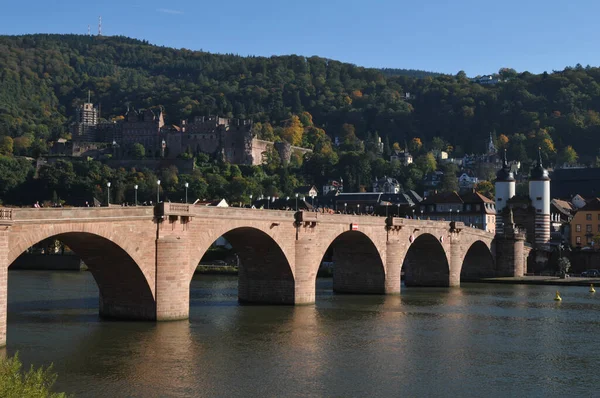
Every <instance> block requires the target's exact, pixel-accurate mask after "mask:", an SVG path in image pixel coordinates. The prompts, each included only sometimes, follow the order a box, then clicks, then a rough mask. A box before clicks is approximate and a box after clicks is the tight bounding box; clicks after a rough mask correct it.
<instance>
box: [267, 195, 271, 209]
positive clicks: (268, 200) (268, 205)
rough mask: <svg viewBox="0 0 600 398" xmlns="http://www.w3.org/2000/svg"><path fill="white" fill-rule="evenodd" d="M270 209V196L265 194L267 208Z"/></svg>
mask: <svg viewBox="0 0 600 398" xmlns="http://www.w3.org/2000/svg"><path fill="white" fill-rule="evenodd" d="M270 209H271V197H270V196H267V210H270Z"/></svg>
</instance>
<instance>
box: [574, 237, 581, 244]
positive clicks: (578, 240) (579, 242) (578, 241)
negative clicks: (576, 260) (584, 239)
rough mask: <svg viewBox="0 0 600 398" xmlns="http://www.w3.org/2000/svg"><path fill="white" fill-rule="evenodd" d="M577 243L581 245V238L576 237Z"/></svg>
mask: <svg viewBox="0 0 600 398" xmlns="http://www.w3.org/2000/svg"><path fill="white" fill-rule="evenodd" d="M575 243H577V244H578V245H580V244H581V236H576V237H575Z"/></svg>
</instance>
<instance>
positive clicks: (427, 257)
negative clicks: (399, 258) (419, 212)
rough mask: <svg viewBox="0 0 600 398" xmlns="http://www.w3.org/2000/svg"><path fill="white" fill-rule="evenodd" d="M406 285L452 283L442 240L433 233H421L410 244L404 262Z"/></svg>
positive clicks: (436, 285)
mask: <svg viewBox="0 0 600 398" xmlns="http://www.w3.org/2000/svg"><path fill="white" fill-rule="evenodd" d="M402 270H403V272H404V285H405V286H434V287H444V286H446V287H447V286H449V285H450V267H449V264H448V257H447V255H446V251H445V250H444V247H443V246H442V244H441V243H440V241H439V240H438V239H437V238H436V237H435V236H433V235H431V234H427V233H426V234H422V235H419V236H418V237H417V238H416V239H415V241H414V242H413V243H412V244H411V245H410V247H409V249H408V252H407V253H406V256H405V257H404V262H403V264H402Z"/></svg>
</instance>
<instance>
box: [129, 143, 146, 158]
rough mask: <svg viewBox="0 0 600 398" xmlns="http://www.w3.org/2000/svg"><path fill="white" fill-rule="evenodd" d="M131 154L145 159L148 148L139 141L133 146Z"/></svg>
mask: <svg viewBox="0 0 600 398" xmlns="http://www.w3.org/2000/svg"><path fill="white" fill-rule="evenodd" d="M131 155H132V156H133V157H134V158H136V159H143V158H145V157H146V148H144V146H143V145H142V144H140V143H138V142H136V143H135V144H133V145H132V146H131Z"/></svg>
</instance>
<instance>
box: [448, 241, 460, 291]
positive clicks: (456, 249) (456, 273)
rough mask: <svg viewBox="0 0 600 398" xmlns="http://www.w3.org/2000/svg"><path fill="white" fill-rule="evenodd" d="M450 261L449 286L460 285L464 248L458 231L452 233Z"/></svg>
mask: <svg viewBox="0 0 600 398" xmlns="http://www.w3.org/2000/svg"><path fill="white" fill-rule="evenodd" d="M449 257H450V263H449V264H448V266H449V270H448V287H459V286H460V271H461V269H462V260H463V257H464V253H463V248H462V246H461V244H460V235H459V234H458V233H456V232H451V233H450V256H449Z"/></svg>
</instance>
